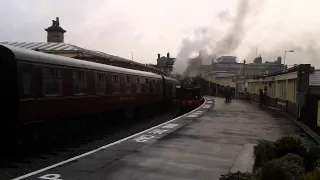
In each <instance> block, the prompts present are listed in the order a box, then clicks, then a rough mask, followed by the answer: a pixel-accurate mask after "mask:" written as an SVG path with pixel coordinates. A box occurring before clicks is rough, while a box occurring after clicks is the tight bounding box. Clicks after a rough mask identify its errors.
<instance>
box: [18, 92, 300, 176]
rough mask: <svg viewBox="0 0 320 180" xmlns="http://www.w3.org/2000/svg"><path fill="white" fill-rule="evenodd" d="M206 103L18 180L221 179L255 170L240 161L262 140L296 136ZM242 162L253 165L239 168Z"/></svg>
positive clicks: (242, 107)
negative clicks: (223, 175) (234, 172)
mask: <svg viewBox="0 0 320 180" xmlns="http://www.w3.org/2000/svg"><path fill="white" fill-rule="evenodd" d="M205 99H206V101H205V103H204V104H203V105H201V106H200V107H199V108H197V109H195V110H194V111H192V112H190V113H188V114H186V115H184V116H182V117H178V118H176V119H173V120H171V121H168V122H166V123H163V124H161V125H158V126H156V127H153V128H151V129H148V130H146V131H143V132H140V133H138V134H135V135H132V136H130V137H127V138H125V139H122V140H120V141H117V142H114V143H112V144H108V145H106V146H103V147H100V148H99V149H96V150H94V151H91V152H88V153H86V154H83V155H80V156H78V157H75V158H72V159H69V160H67V161H63V162H61V163H58V164H55V165H52V166H50V167H47V168H44V169H41V170H38V171H35V172H32V173H30V174H26V175H24V176H21V177H18V178H16V180H19V179H25V180H39V179H50V180H71V179H72V180H107V179H108V180H118V179H119V180H124V179H125V180H138V179H139V180H140V179H156V180H158V179H159V180H160V179H161V180H162V179H165V180H167V179H171V180H180V179H181V180H182V179H183V180H188V179H190V180H191V179H208V180H209V179H210V180H212V179H219V177H220V175H221V174H225V173H227V172H229V171H232V170H235V169H234V168H247V167H248V166H251V165H252V161H251V160H250V158H251V157H250V156H242V160H241V158H240V160H239V157H240V156H241V154H246V153H247V154H248V151H252V146H253V145H254V144H255V143H257V141H258V140H261V139H267V140H276V139H278V138H280V137H281V136H285V135H289V134H295V133H296V132H297V131H298V130H297V129H298V128H297V126H296V125H295V124H294V123H293V122H292V121H290V120H289V119H286V118H284V117H281V116H275V115H273V114H270V113H268V112H266V111H263V110H261V109H259V107H257V106H255V105H253V104H250V103H246V102H243V101H238V100H233V101H232V102H231V103H225V102H224V99H222V98H213V97H206V98H205ZM238 161H242V162H251V163H242V164H241V162H240V166H241V167H236V166H235V164H236V163H237V162H238ZM238 166H239V164H238ZM249 168H250V167H249Z"/></svg>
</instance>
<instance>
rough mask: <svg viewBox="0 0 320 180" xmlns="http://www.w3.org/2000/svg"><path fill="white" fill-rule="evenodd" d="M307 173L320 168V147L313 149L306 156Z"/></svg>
mask: <svg viewBox="0 0 320 180" xmlns="http://www.w3.org/2000/svg"><path fill="white" fill-rule="evenodd" d="M304 161H305V166H306V170H307V171H310V172H311V171H313V170H314V169H315V168H316V167H320V147H315V148H311V149H309V150H308V151H307V152H306V155H305V156H304Z"/></svg>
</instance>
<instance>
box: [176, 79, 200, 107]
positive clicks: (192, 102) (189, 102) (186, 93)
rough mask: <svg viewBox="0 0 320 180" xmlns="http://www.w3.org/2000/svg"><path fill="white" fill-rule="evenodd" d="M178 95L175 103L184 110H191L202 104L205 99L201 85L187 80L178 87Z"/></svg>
mask: <svg viewBox="0 0 320 180" xmlns="http://www.w3.org/2000/svg"><path fill="white" fill-rule="evenodd" d="M176 92H177V96H176V99H175V100H174V102H173V103H174V104H175V105H176V106H178V107H179V108H180V110H182V111H189V110H190V109H194V108H196V107H198V106H200V105H201V104H202V103H203V101H204V99H203V94H202V88H201V86H200V85H194V84H192V83H191V82H185V83H183V84H182V85H178V86H177V87H176Z"/></svg>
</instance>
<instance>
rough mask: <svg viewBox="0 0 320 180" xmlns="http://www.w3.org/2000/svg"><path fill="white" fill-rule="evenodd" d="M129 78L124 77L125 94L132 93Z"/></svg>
mask: <svg viewBox="0 0 320 180" xmlns="http://www.w3.org/2000/svg"><path fill="white" fill-rule="evenodd" d="M131 80H132V78H131V77H126V85H125V86H126V93H131V92H132V84H131Z"/></svg>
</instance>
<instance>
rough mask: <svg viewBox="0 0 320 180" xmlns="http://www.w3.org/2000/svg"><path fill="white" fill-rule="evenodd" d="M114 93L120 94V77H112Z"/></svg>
mask: <svg viewBox="0 0 320 180" xmlns="http://www.w3.org/2000/svg"><path fill="white" fill-rule="evenodd" d="M112 93H113V94H119V93H120V77H119V76H118V75H112Z"/></svg>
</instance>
